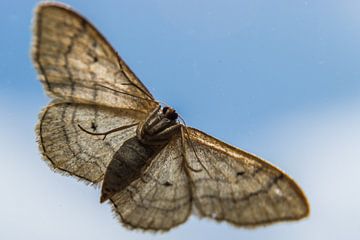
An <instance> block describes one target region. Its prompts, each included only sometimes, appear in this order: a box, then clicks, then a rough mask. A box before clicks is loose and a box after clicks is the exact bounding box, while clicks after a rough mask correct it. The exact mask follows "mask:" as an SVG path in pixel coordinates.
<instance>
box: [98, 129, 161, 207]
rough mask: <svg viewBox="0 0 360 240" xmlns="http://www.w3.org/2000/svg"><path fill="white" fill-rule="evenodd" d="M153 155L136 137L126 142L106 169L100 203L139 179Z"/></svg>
mask: <svg viewBox="0 0 360 240" xmlns="http://www.w3.org/2000/svg"><path fill="white" fill-rule="evenodd" d="M154 153H155V149H154V148H152V147H151V146H146V145H144V144H142V143H141V142H140V141H139V139H138V138H137V137H136V136H135V137H132V138H130V139H128V140H126V141H125V142H124V144H123V145H122V146H121V147H120V148H119V150H117V152H116V153H115V154H114V156H113V158H112V160H111V162H110V163H109V165H108V167H107V169H106V172H105V177H104V181H103V185H102V189H101V197H100V202H104V201H106V200H108V199H109V198H111V197H112V196H113V195H114V194H115V193H117V192H120V191H121V190H123V189H125V188H126V187H127V186H128V185H129V184H130V183H131V182H132V181H134V180H135V179H137V178H139V177H140V175H141V172H142V170H143V168H144V166H145V165H146V164H147V163H148V162H149V160H150V159H151V158H152V156H153V154H154Z"/></svg>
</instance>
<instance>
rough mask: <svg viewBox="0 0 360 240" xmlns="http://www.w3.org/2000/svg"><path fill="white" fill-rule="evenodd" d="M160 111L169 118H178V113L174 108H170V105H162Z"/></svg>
mask: <svg viewBox="0 0 360 240" xmlns="http://www.w3.org/2000/svg"><path fill="white" fill-rule="evenodd" d="M162 113H163V114H164V116H165V117H166V118H167V119H169V120H176V119H177V118H178V114H177V113H176V111H175V109H172V108H171V107H163V109H162Z"/></svg>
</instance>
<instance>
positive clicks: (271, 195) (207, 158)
mask: <svg viewBox="0 0 360 240" xmlns="http://www.w3.org/2000/svg"><path fill="white" fill-rule="evenodd" d="M187 133H188V134H187V135H186V136H187V141H186V147H185V157H186V160H187V161H188V164H189V165H190V166H191V167H192V168H193V169H199V170H200V169H201V170H202V171H200V172H198V171H188V174H189V179H190V182H191V184H190V186H192V193H193V201H194V204H195V207H196V209H197V210H198V212H199V214H200V216H203V217H210V218H214V219H216V220H219V221H222V220H225V221H228V222H230V223H233V224H235V225H238V226H248V227H255V226H259V225H265V224H270V223H273V222H277V221H285V220H297V219H300V218H303V217H305V216H307V215H308V213H309V205H308V202H307V199H306V197H305V195H304V193H303V192H302V190H301V189H300V187H299V186H298V185H297V184H296V183H295V182H294V181H293V180H292V179H291V178H290V177H289V176H287V175H286V174H285V173H284V172H282V171H281V170H279V169H278V168H276V167H274V166H272V165H271V164H269V163H267V162H265V161H264V160H262V159H260V158H258V157H256V156H254V155H252V154H249V153H247V152H245V151H242V150H240V149H237V148H234V147H232V146H230V145H228V144H225V143H223V142H221V141H219V140H217V139H215V138H213V137H211V136H209V135H207V134H205V133H202V132H201V131H199V130H196V129H193V128H187Z"/></svg>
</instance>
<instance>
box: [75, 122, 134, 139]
mask: <svg viewBox="0 0 360 240" xmlns="http://www.w3.org/2000/svg"><path fill="white" fill-rule="evenodd" d="M138 124H139V123H133V124H129V125H125V126H121V127H118V128H114V129H111V130H109V131H107V132H102V133H94V132H90V131H88V130H86V129H85V128H83V127H82V126H81V125H80V124H78V127H79V128H80V129H81V130H82V131H84V132H86V133H87V134H90V135H97V136H104V137H103V140H105V138H106V136H107V135H109V134H110V133H114V132H118V131H121V130H124V129H126V128H130V127H134V126H136V125H138Z"/></svg>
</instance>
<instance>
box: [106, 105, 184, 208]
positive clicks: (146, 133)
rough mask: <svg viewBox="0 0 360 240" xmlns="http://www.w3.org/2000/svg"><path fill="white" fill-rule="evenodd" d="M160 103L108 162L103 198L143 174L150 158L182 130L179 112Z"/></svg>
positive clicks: (120, 189) (118, 190) (111, 194)
mask: <svg viewBox="0 0 360 240" xmlns="http://www.w3.org/2000/svg"><path fill="white" fill-rule="evenodd" d="M159 110H160V106H159V107H157V108H156V109H155V110H154V111H153V112H152V113H150V114H149V116H148V117H147V119H146V120H145V121H144V122H143V123H141V124H139V126H138V128H137V135H136V136H134V137H132V138H130V139H128V140H126V141H125V142H124V143H123V145H122V146H121V147H120V148H119V149H118V150H117V151H116V153H115V154H114V156H113V158H112V160H111V162H110V163H109V165H108V167H107V169H106V172H105V176H104V181H103V184H102V189H101V197H100V202H101V203H102V202H104V201H106V200H108V199H109V198H111V197H112V196H113V195H114V194H116V193H117V192H120V191H122V190H124V189H125V188H126V187H127V186H128V185H129V184H130V183H131V182H133V181H134V180H136V179H138V178H139V177H141V176H142V173H143V171H144V168H145V167H146V166H147V165H148V164H149V163H150V162H151V160H152V158H153V156H154V154H156V153H157V152H158V151H159V150H161V148H162V147H163V146H165V145H166V144H167V143H168V142H169V140H170V139H171V137H172V136H173V134H175V133H176V132H177V131H179V130H180V128H179V127H180V126H181V125H180V124H179V123H177V122H176V119H177V114H176V113H175V111H174V110H173V109H171V108H168V107H165V108H163V109H162V111H159Z"/></svg>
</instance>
